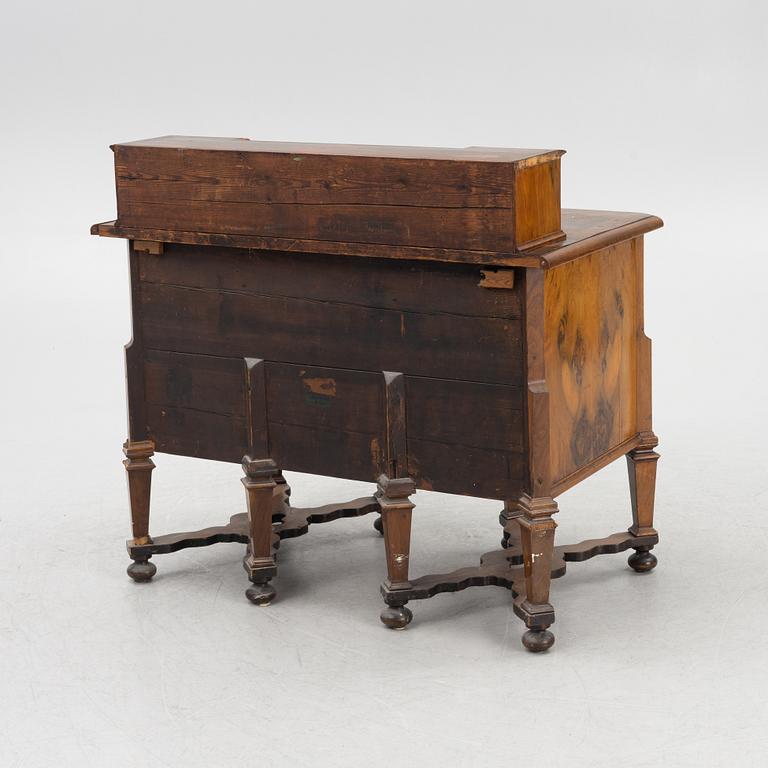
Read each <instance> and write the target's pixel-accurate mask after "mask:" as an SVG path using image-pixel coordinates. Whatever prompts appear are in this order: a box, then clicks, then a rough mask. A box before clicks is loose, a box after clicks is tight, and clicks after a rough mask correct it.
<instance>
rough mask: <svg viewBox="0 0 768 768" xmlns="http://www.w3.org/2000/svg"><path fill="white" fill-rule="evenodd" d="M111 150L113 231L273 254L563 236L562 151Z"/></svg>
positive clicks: (480, 244)
mask: <svg viewBox="0 0 768 768" xmlns="http://www.w3.org/2000/svg"><path fill="white" fill-rule="evenodd" d="M113 150H114V153H115V176H116V183H117V209H118V218H117V222H116V224H117V226H119V227H128V228H137V229H150V230H151V229H162V230H165V231H167V232H173V233H179V232H186V233H199V234H205V235H206V236H210V235H211V234H217V235H220V236H224V237H227V236H229V237H231V236H238V237H244V236H248V237H261V238H267V239H268V242H266V243H265V246H264V247H270V248H275V249H281V250H282V249H283V247H284V245H285V243H286V242H287V241H305V242H307V243H316V242H317V241H321V242H324V243H328V244H329V247H328V250H329V251H332V252H342V251H343V250H344V245H345V244H350V245H351V244H354V245H357V246H359V245H360V244H371V245H387V246H392V247H393V248H394V247H405V248H428V249H443V248H445V249H459V250H462V249H463V250H467V251H487V252H499V253H518V252H520V251H522V250H525V249H526V248H531V247H534V246H537V245H542V244H544V243H548V242H553V241H556V240H559V239H562V237H563V232H562V230H561V227H560V157H561V155H562V154H563V152H562V150H537V149H494V148H483V147H467V148H465V149H430V148H421V147H377V146H361V145H344V144H295V143H276V142H259V141H250V140H248V139H210V138H199V137H190V136H165V137H161V138H158V139H147V140H143V141H136V142H130V143H126V144H115V145H114V146H113ZM331 244H333V247H331ZM295 249H296V247H295V242H294V243H293V247H292V250H295ZM307 250H313V251H314V250H317V248H316V247H312V248H309V247H308V248H307Z"/></svg>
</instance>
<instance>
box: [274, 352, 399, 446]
mask: <svg viewBox="0 0 768 768" xmlns="http://www.w3.org/2000/svg"><path fill="white" fill-rule="evenodd" d="M266 370H267V408H268V413H269V420H270V422H276V423H281V424H290V425H295V426H307V427H313V428H321V429H335V430H342V431H353V432H364V433H368V434H370V435H378V436H380V437H382V438H383V434H384V376H383V375H382V374H376V373H368V372H366V371H349V370H343V369H340V368H317V367H310V366H301V365H287V364H285V363H267V369H266Z"/></svg>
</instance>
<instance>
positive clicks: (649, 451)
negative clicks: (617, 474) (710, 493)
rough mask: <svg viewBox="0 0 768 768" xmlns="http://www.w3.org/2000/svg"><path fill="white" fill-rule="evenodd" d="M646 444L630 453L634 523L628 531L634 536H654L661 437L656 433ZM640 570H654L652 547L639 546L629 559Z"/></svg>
mask: <svg viewBox="0 0 768 768" xmlns="http://www.w3.org/2000/svg"><path fill="white" fill-rule="evenodd" d="M651 437H652V438H653V439H652V440H649V441H648V443H647V444H646V445H643V446H642V447H639V448H636V449H635V450H633V451H630V452H629V453H628V454H627V469H628V470H629V493H630V497H631V499H632V526H631V527H630V529H629V532H630V533H632V534H634V535H635V536H655V535H657V532H656V529H655V528H654V527H653V507H654V502H655V498H656V463H657V462H658V460H659V454H658V453H656V451H654V450H653V448H654V447H655V446H656V445H657V443H658V440H657V439H656V438H655V436H653V435H651ZM627 562H628V563H629V565H630V567H631V568H632V569H633V570H635V571H637V572H638V573H647V572H648V571H652V570H653V569H654V568H655V567H656V564H657V563H658V560H657V559H656V556H655V555H653V554H652V553H651V547H650V546H644V547H637V548H635V551H634V553H633V554H631V555H630V556H629V560H628V561H627Z"/></svg>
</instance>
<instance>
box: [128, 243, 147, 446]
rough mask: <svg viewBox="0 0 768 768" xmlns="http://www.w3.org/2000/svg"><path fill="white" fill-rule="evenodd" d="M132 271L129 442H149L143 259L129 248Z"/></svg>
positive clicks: (129, 347) (129, 265)
mask: <svg viewBox="0 0 768 768" xmlns="http://www.w3.org/2000/svg"><path fill="white" fill-rule="evenodd" d="M128 268H129V273H130V276H131V318H132V327H133V334H132V338H131V340H130V341H129V342H128V343H127V344H126V345H125V383H126V390H127V396H128V439H129V441H134V442H141V441H143V440H146V439H147V437H148V436H147V414H146V395H145V392H144V340H143V338H142V333H141V280H140V279H139V256H138V254H137V253H136V251H135V250H134V249H133V248H132V247H131V244H130V243H129V244H128Z"/></svg>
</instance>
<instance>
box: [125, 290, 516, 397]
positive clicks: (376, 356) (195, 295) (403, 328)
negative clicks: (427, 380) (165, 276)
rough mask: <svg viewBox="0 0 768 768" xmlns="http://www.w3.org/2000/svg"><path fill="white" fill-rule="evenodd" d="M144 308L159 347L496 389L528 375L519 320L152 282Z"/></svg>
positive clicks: (147, 339)
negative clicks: (453, 317) (452, 318)
mask: <svg viewBox="0 0 768 768" xmlns="http://www.w3.org/2000/svg"><path fill="white" fill-rule="evenodd" d="M476 290H478V291H480V290H482V289H480V288H477V289H476ZM141 302H142V308H141V319H140V322H141V323H142V333H143V336H144V343H145V345H146V346H147V347H149V348H151V349H170V350H174V351H177V352H189V353H195V354H207V355H223V356H228V357H241V358H242V357H258V358H263V359H266V360H272V361H281V362H287V363H295V364H298V365H322V366H328V367H334V368H349V369H354V370H365V371H376V372H381V371H385V370H389V371H391V370H402V371H403V372H405V373H412V374H416V375H425V376H436V377H441V378H455V379H465V380H472V381H488V382H491V383H508V382H514V381H517V380H518V379H519V376H520V371H521V359H520V324H519V321H517V320H506V319H501V318H480V317H462V318H461V321H460V322H454V323H450V322H446V320H445V319H444V318H443V317H441V316H439V315H431V314H425V313H415V312H401V311H395V310H383V309H376V308H370V307H364V306H359V305H357V304H327V303H321V302H316V301H311V300H306V299H284V298H275V297H269V296H263V297H254V296H251V295H248V294H242V293H236V292H232V291H225V290H219V291H213V290H207V289H204V290H199V289H190V288H186V287H181V286H170V285H157V284H150V283H144V284H143V286H142V291H141ZM376 339H386V343H385V344H377V343H376V341H375V340H376ZM372 340H373V343H372Z"/></svg>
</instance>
